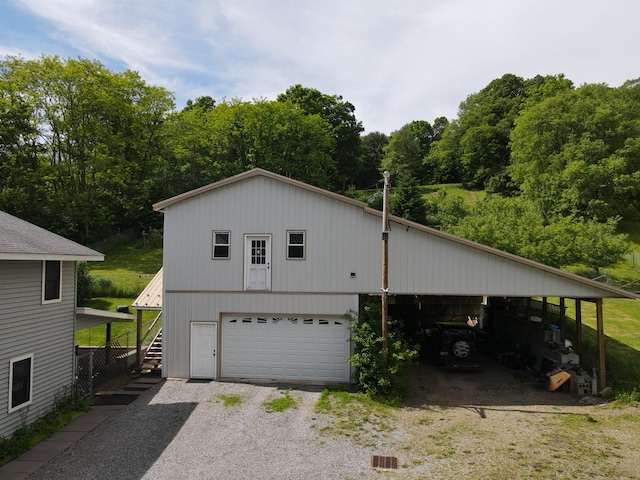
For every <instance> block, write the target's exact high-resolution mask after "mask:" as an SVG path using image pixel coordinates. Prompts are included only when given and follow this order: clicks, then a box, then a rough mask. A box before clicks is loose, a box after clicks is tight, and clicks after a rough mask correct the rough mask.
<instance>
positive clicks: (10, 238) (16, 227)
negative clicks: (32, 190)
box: [0, 211, 104, 261]
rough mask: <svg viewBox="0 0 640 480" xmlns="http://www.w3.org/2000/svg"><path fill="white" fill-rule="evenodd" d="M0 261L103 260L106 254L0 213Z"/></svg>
mask: <svg viewBox="0 0 640 480" xmlns="http://www.w3.org/2000/svg"><path fill="white" fill-rule="evenodd" d="M0 260H82V261H85V260H98V261H102V260H104V255H103V254H102V253H100V252H96V251H95V250H92V249H91V248H89V247H85V246H84V245H80V244H79V243H76V242H74V241H72V240H69V239H67V238H64V237H61V236H60V235H58V234H55V233H53V232H50V231H49V230H45V229H44V228H41V227H38V226H37V225H34V224H32V223H29V222H26V221H24V220H21V219H19V218H18V217H14V216H13V215H9V214H8V213H6V212H3V211H0Z"/></svg>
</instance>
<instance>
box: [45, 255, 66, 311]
mask: <svg viewBox="0 0 640 480" xmlns="http://www.w3.org/2000/svg"><path fill="white" fill-rule="evenodd" d="M47 262H57V263H58V264H59V265H60V273H59V275H60V276H59V278H58V296H57V297H56V298H49V299H47V298H46V291H47ZM61 301H62V261H61V260H43V261H42V304H43V305H45V304H47V303H60V302H61Z"/></svg>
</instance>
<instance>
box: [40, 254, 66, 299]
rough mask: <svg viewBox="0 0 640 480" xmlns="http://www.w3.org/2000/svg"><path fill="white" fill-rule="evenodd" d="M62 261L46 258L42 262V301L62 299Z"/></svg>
mask: <svg viewBox="0 0 640 480" xmlns="http://www.w3.org/2000/svg"><path fill="white" fill-rule="evenodd" d="M61 287H62V262H61V261H59V260H45V261H44V262H43V263H42V303H53V302H59V301H61V300H62V288H61Z"/></svg>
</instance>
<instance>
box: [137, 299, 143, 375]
mask: <svg viewBox="0 0 640 480" xmlns="http://www.w3.org/2000/svg"><path fill="white" fill-rule="evenodd" d="M136 366H137V368H140V367H142V310H137V311H136Z"/></svg>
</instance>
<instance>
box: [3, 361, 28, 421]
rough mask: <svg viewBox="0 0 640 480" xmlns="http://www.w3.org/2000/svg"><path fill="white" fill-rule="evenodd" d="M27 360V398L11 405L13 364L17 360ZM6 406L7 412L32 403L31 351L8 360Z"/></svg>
mask: <svg viewBox="0 0 640 480" xmlns="http://www.w3.org/2000/svg"><path fill="white" fill-rule="evenodd" d="M27 359H28V360H29V385H28V386H27V388H28V389H29V395H28V399H27V400H26V401H24V402H22V403H20V404H18V405H15V406H13V393H14V392H13V374H14V365H15V364H16V363H18V362H22V361H24V360H27ZM8 397H9V398H8V401H7V406H8V410H9V413H11V412H14V411H16V410H20V409H21V408H24V407H26V406H27V405H31V403H33V353H29V354H27V355H21V356H19V357H15V358H12V359H11V360H9V396H8Z"/></svg>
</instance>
